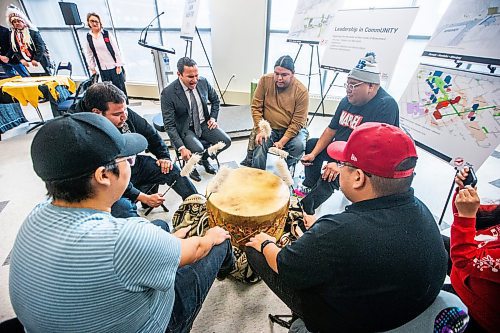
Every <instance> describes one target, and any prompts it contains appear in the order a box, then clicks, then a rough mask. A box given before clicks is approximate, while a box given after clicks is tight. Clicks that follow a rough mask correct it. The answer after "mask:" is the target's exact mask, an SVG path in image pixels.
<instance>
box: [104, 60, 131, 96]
mask: <svg viewBox="0 0 500 333" xmlns="http://www.w3.org/2000/svg"><path fill="white" fill-rule="evenodd" d="M100 73H101V80H102V82H104V81H110V82H111V83H113V84H114V85H115V86H116V87H118V89H120V90H121V91H123V93H124V94H125V96H127V104H128V95H127V88H126V87H125V69H124V68H123V67H122V72H121V73H120V74H116V68H113V69H103V70H102V71H100Z"/></svg>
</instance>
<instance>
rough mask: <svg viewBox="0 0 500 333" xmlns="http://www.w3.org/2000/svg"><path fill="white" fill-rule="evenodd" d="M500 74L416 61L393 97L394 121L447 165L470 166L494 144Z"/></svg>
mask: <svg viewBox="0 0 500 333" xmlns="http://www.w3.org/2000/svg"><path fill="white" fill-rule="evenodd" d="M499 87H500V77H498V76H494V75H487V74H480V73H474V72H466V71H459V70H456V69H450V68H444V67H437V66H431V65H424V64H420V65H419V66H418V68H417V70H416V72H415V74H414V75H413V77H412V79H411V80H410V83H409V85H408V87H407V88H406V91H405V92H404V94H403V96H402V97H401V100H400V101H399V110H400V115H399V117H400V127H401V128H404V129H405V130H407V131H408V133H409V134H410V135H411V136H412V137H413V139H414V140H415V141H416V142H417V144H418V145H419V146H420V147H422V148H424V149H426V150H427V151H429V152H431V153H433V154H434V155H436V156H437V157H439V158H441V159H443V160H445V161H446V162H448V163H450V164H451V165H453V166H457V167H459V166H462V165H464V163H470V164H472V165H473V166H474V167H475V168H476V169H477V168H479V167H480V166H481V164H482V163H483V162H484V161H485V160H486V159H487V158H488V156H490V155H491V153H492V152H493V150H495V148H496V147H497V146H498V145H499V144H500V105H499V104H500V95H499V94H498V89H499Z"/></svg>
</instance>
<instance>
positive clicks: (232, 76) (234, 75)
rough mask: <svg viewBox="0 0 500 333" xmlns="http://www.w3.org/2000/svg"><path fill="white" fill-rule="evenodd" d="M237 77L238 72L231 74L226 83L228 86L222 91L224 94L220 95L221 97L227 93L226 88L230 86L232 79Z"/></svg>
mask: <svg viewBox="0 0 500 333" xmlns="http://www.w3.org/2000/svg"><path fill="white" fill-rule="evenodd" d="M235 77H236V74H233V75H231V78H230V79H229V81H228V82H227V85H226V88H225V89H224V91H223V92H222V94H221V95H220V98H221V99H222V98H223V97H224V94H225V93H226V90H227V88H228V87H229V84H230V83H231V81H232V80H233V79H234V78H235Z"/></svg>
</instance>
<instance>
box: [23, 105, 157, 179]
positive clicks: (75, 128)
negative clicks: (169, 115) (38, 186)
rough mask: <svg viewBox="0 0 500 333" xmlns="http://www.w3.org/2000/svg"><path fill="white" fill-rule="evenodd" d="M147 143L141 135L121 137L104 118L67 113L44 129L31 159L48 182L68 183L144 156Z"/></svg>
mask: <svg viewBox="0 0 500 333" xmlns="http://www.w3.org/2000/svg"><path fill="white" fill-rule="evenodd" d="M147 144H148V143H147V141H146V139H145V138H144V137H143V136H142V135H140V134H137V133H127V134H121V133H120V131H118V129H117V128H116V127H115V125H113V123H111V122H110V121H109V120H108V119H106V118H105V117H103V116H101V115H98V114H95V113H87V112H85V113H75V114H65V115H64V116H61V117H57V118H55V119H52V120H49V121H48V122H47V123H46V124H45V125H43V126H42V127H41V128H40V130H39V131H38V133H37V134H36V135H35V137H34V138H33V142H32V144H31V159H32V161H33V168H34V169H35V172H36V174H37V175H38V176H39V177H40V178H42V179H43V180H44V181H54V180H64V179H70V178H75V177H79V176H83V175H85V174H90V173H91V172H93V171H94V170H96V169H97V168H98V167H100V166H103V165H106V164H108V163H110V162H112V161H113V160H115V159H116V158H118V157H126V156H131V155H135V154H137V153H140V152H142V151H143V150H144V149H146V147H147Z"/></svg>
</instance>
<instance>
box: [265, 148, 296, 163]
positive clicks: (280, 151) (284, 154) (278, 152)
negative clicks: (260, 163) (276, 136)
mask: <svg viewBox="0 0 500 333" xmlns="http://www.w3.org/2000/svg"><path fill="white" fill-rule="evenodd" d="M267 152H268V153H269V154H272V155H276V156H279V157H281V158H282V159H285V160H286V159H287V158H288V157H290V158H293V159H294V160H296V161H297V162H299V161H300V158H298V157H295V156H292V155H290V153H288V152H287V151H284V150H283V149H279V148H276V147H269V150H268V151H267Z"/></svg>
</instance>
